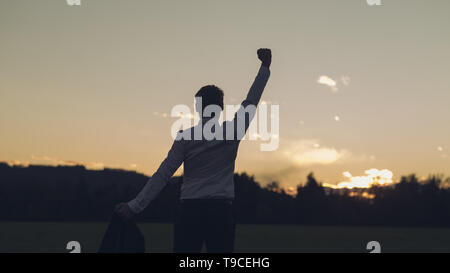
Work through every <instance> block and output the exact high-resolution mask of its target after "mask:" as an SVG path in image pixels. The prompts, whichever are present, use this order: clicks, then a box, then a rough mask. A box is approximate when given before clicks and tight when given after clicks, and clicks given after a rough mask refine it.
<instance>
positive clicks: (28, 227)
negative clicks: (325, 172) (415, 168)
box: [0, 222, 450, 252]
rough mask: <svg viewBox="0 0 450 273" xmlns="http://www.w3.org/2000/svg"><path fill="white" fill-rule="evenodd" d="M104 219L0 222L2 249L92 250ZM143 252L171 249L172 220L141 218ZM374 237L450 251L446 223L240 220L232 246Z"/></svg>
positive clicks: (336, 243) (397, 247)
mask: <svg viewBox="0 0 450 273" xmlns="http://www.w3.org/2000/svg"><path fill="white" fill-rule="evenodd" d="M106 227H107V223H51V222H44V223H35V222H31V223H29V222H0V252H68V250H66V244H67V242H68V241H78V242H80V244H81V251H82V252H96V251H97V249H98V247H99V244H100V242H101V239H102V236H103V234H104V232H105V230H106ZM139 227H140V228H141V230H142V231H143V233H144V235H145V238H146V249H147V252H171V251H172V240H173V238H172V232H173V226H172V225H171V224H146V223H144V224H139ZM374 240H375V241H378V242H380V244H381V251H382V252H450V229H438V228H384V227H322V226H270V225H238V226H237V230H236V247H235V251H236V252H368V251H367V250H366V244H367V242H369V241H374Z"/></svg>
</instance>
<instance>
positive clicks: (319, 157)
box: [283, 139, 350, 166]
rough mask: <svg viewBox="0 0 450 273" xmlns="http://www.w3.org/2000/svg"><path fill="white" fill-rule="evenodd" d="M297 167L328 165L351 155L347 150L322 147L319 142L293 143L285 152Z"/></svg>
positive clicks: (304, 141) (308, 140)
mask: <svg viewBox="0 0 450 273" xmlns="http://www.w3.org/2000/svg"><path fill="white" fill-rule="evenodd" d="M283 154H284V156H285V157H287V158H289V159H290V161H291V162H292V163H294V164H295V165H297V166H311V165H327V164H332V163H335V162H336V161H338V160H341V159H343V158H345V157H347V156H349V155H350V152H349V151H347V150H343V149H341V150H338V149H335V148H332V147H322V146H321V145H320V144H319V141H318V140H315V139H305V140H298V141H294V142H292V143H291V144H290V145H289V147H288V148H286V149H285V150H284V152H283Z"/></svg>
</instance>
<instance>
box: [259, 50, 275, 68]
mask: <svg viewBox="0 0 450 273" xmlns="http://www.w3.org/2000/svg"><path fill="white" fill-rule="evenodd" d="M258 59H260V60H261V62H262V65H263V66H266V67H269V66H270V64H271V63H272V52H271V51H270V49H268V48H260V49H258Z"/></svg>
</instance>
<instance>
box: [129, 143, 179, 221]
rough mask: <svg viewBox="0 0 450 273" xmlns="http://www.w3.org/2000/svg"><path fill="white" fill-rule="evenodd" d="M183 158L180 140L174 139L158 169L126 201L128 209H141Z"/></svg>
mask: <svg viewBox="0 0 450 273" xmlns="http://www.w3.org/2000/svg"><path fill="white" fill-rule="evenodd" d="M177 139H178V138H177ZM183 160H184V152H183V145H182V143H181V140H175V141H174V143H173V145H172V148H171V149H170V150H169V153H168V155H167V157H166V158H165V159H164V161H163V162H162V163H161V165H160V166H159V168H158V170H157V171H156V172H155V173H154V174H153V176H152V177H150V179H149V180H148V181H147V183H146V184H145V186H144V188H143V189H142V190H141V191H140V192H139V194H138V195H137V196H136V198H134V199H133V200H131V201H130V202H128V206H129V207H130V209H131V210H132V211H133V212H134V213H140V212H141V211H143V210H144V209H145V208H146V207H147V206H148V204H149V203H150V202H151V201H152V200H153V199H154V198H155V197H156V196H157V195H158V194H159V193H160V192H161V190H162V189H163V188H164V187H165V186H166V184H167V182H168V181H169V179H170V178H171V177H172V175H173V174H174V173H175V171H176V170H178V168H179V167H180V166H181V164H182V163H183Z"/></svg>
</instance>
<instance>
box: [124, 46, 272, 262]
mask: <svg viewBox="0 0 450 273" xmlns="http://www.w3.org/2000/svg"><path fill="white" fill-rule="evenodd" d="M257 54H258V58H259V59H260V60H261V67H260V69H259V71H258V75H257V76H256V78H255V81H254V82H253V84H252V86H251V87H250V90H249V92H248V94H247V98H246V99H245V100H244V101H243V102H242V104H241V106H240V108H239V110H238V111H237V112H236V114H235V116H234V119H233V120H231V121H225V122H223V124H221V125H220V124H219V122H218V115H215V114H214V113H212V114H209V115H208V114H205V112H206V113H207V112H208V111H205V110H208V108H211V107H213V108H214V107H215V108H216V109H217V108H220V109H219V110H223V92H222V90H221V89H220V88H218V87H216V86H214V85H207V86H204V87H202V88H201V89H200V90H199V91H198V92H197V93H196V95H195V98H196V105H199V104H198V102H199V101H200V99H201V106H200V108H201V109H199V108H198V107H196V108H197V111H199V110H202V111H201V112H199V113H203V115H200V117H201V120H200V122H199V123H198V124H197V125H195V126H194V127H191V128H189V129H186V130H184V131H180V132H179V133H178V135H177V138H176V139H175V141H174V143H173V145H172V148H171V149H170V151H169V153H168V155H167V157H166V159H165V160H164V161H163V162H162V163H161V165H160V167H159V168H158V170H157V171H156V172H155V173H154V174H153V176H152V177H151V178H150V179H149V181H148V182H147V183H146V185H145V186H144V188H143V189H142V190H141V191H140V192H139V194H138V195H137V196H136V198H135V199H133V200H131V201H130V202H128V203H120V204H118V205H117V206H116V212H117V213H118V214H119V215H120V216H121V217H122V218H124V219H128V218H131V217H133V215H134V214H137V213H139V212H141V211H142V210H143V209H145V207H147V205H148V204H149V203H150V202H151V201H152V200H153V199H154V198H155V197H156V196H157V195H158V194H159V192H160V191H161V190H162V189H163V187H164V186H165V185H166V184H167V182H168V181H169V179H170V177H172V175H173V174H174V173H175V171H176V170H177V169H178V168H179V167H180V165H181V164H182V163H184V174H183V183H182V186H181V196H180V199H181V201H180V203H181V205H180V211H179V215H178V217H177V220H176V223H175V229H174V251H175V252H181V253H190V252H200V251H201V249H202V246H203V243H205V244H206V249H207V251H208V252H221V253H227V252H233V248H234V231H235V225H234V217H233V211H232V203H233V199H234V182H233V175H234V166H235V160H236V155H237V151H238V147H239V143H240V140H241V139H242V138H243V136H244V135H245V131H246V130H247V128H248V126H249V124H250V122H251V119H252V118H253V116H254V114H255V111H256V106H257V105H258V103H259V100H260V98H261V95H262V93H263V91H264V88H265V86H266V83H267V81H268V79H269V76H270V70H269V67H270V64H271V61H272V53H271V51H270V49H266V48H263V49H258V51H257ZM211 122H212V124H213V126H212V131H213V132H220V133H219V135H220V136H222V137H219V138H215V139H211V138H209V137H205V136H204V135H203V134H202V136H200V138H198V135H197V134H196V132H202V133H203V132H204V131H206V130H203V129H204V127H206V124H208V123H209V124H210V123H211ZM198 129H200V130H198ZM215 135H216V136H217V134H215ZM230 136H231V137H230Z"/></svg>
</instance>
